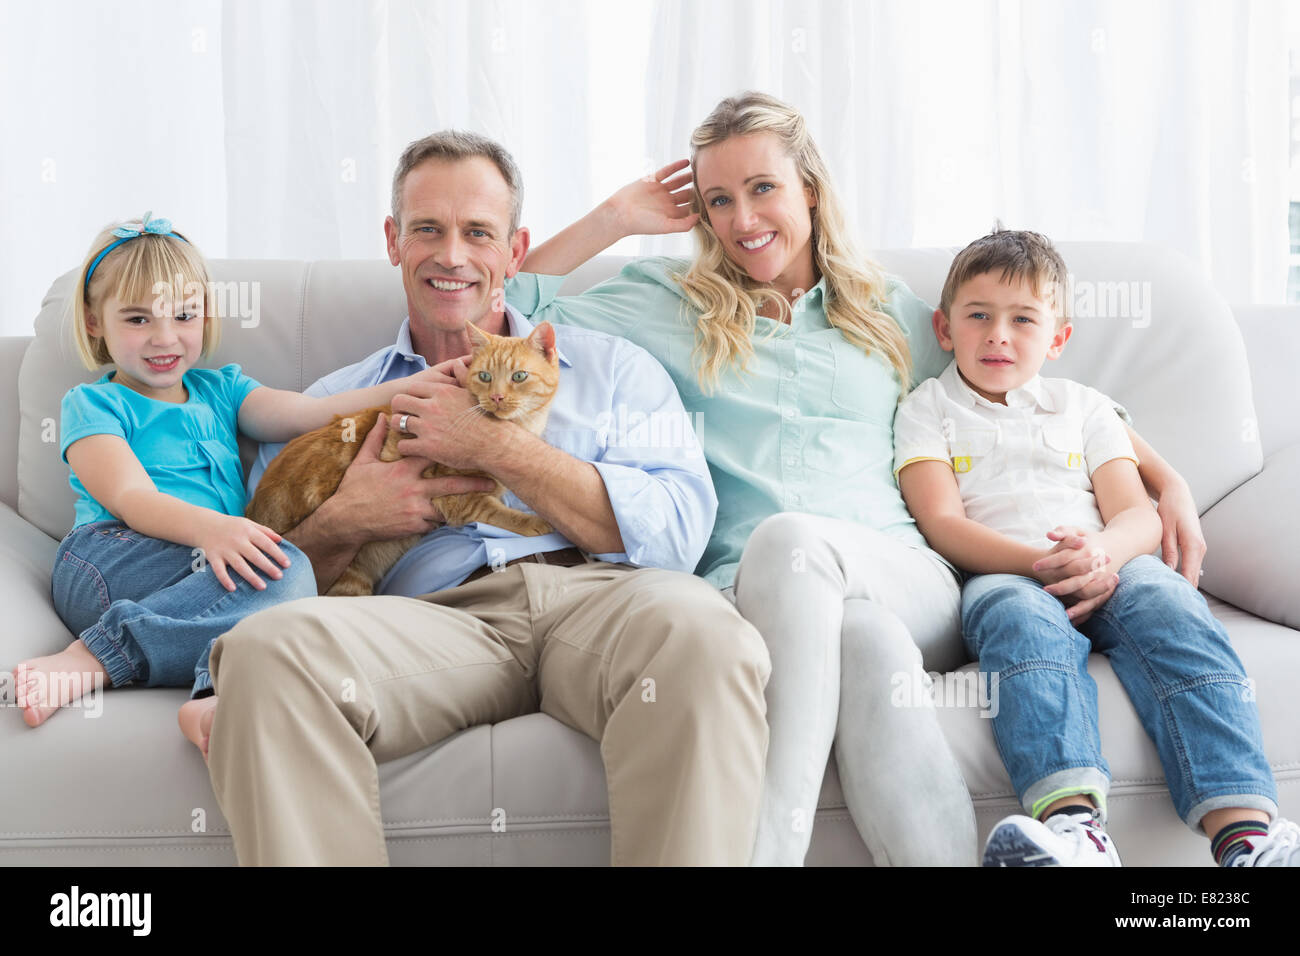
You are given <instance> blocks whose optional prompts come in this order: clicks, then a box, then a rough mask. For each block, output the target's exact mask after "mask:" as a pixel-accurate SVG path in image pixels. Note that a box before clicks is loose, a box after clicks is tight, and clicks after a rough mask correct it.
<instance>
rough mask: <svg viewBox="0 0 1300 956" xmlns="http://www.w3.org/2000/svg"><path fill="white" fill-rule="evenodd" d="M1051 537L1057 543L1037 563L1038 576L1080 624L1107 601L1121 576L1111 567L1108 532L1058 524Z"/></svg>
mask: <svg viewBox="0 0 1300 956" xmlns="http://www.w3.org/2000/svg"><path fill="white" fill-rule="evenodd" d="M1047 537H1048V539H1049V540H1052V541H1055V542H1056V546H1055V547H1053V548H1052V549H1051V550H1050V551H1048V552H1047V553H1046V554H1045V555H1044V556H1043V557H1041V558H1039V559H1038V560H1037V561H1035V562H1034V563H1033V565H1032V567H1033V571H1034V576H1035V577H1036V578H1038V580H1040V581H1042V582H1043V585H1044V588H1043V590H1044V591H1046V592H1047V593H1048V594H1050V595H1052V596H1053V597H1057V598H1060V599H1061V602H1062V603H1063V604H1065V606H1066V614H1067V615H1068V616H1069V618H1070V623H1071V624H1074V625H1075V626H1076V627H1077V626H1078V625H1080V624H1082V623H1083V622H1084V621H1086V620H1088V618H1090V617H1091V616H1092V612H1093V611H1095V610H1097V608H1099V607H1101V606H1102V605H1103V604H1105V603H1106V600H1107V599H1108V598H1109V597H1110V596H1111V594H1113V593H1114V591H1115V586H1116V585H1117V584H1119V575H1118V574H1116V573H1115V569H1114V568H1111V567H1110V564H1111V559H1110V555H1109V554H1108V553H1107V552H1106V546H1105V538H1104V532H1101V531H1087V530H1085V529H1083V528H1078V527H1075V526H1073V525H1057V526H1056V527H1055V528H1053V529H1052V530H1051V531H1049V532H1047Z"/></svg>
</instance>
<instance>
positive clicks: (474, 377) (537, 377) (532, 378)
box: [466, 322, 560, 420]
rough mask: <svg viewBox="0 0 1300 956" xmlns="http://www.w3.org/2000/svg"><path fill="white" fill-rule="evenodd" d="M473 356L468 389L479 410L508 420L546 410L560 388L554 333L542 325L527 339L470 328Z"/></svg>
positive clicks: (551, 329) (469, 326) (558, 362)
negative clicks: (491, 333) (542, 409)
mask: <svg viewBox="0 0 1300 956" xmlns="http://www.w3.org/2000/svg"><path fill="white" fill-rule="evenodd" d="M468 329H469V337H470V341H471V342H472V343H473V345H474V354H473V357H472V358H471V360H470V363H469V377H468V380H467V382H466V387H467V388H468V389H469V392H470V394H471V395H473V396H474V398H475V399H476V400H477V401H478V403H479V407H481V408H482V409H483V410H484V411H486V412H488V413H489V414H492V415H495V416H496V417H497V418H503V419H506V420H509V419H512V418H518V417H520V416H523V415H529V414H531V413H533V412H535V411H538V410H539V409H541V408H544V407H545V406H546V405H547V404H549V403H550V401H551V399H553V398H554V397H555V391H556V388H557V387H558V386H559V384H560V360H559V356H558V354H557V353H556V350H555V330H554V329H553V328H552V327H551V324H550V323H549V322H543V323H542V324H541V325H539V326H537V328H535V329H533V332H532V334H531V335H529V336H528V337H527V338H524V339H517V338H510V337H508V336H504V335H489V334H488V333H486V332H483V331H481V330H480V329H478V328H476V327H475V326H474V325H473V324H472V323H471V324H469V325H468Z"/></svg>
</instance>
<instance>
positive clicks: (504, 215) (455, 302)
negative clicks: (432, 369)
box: [384, 156, 528, 340]
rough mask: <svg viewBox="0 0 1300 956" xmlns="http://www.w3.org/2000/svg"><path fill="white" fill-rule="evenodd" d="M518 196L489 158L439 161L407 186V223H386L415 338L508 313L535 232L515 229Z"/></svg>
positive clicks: (391, 255) (429, 164)
mask: <svg viewBox="0 0 1300 956" xmlns="http://www.w3.org/2000/svg"><path fill="white" fill-rule="evenodd" d="M512 210H513V197H512V196H511V193H510V187H509V185H508V184H507V183H506V181H505V178H504V177H503V176H502V175H501V172H500V170H498V169H497V167H496V164H495V163H493V162H492V161H491V160H490V159H487V158H485V157H482V156H472V157H470V158H468V159H462V160H443V159H432V160H428V161H426V162H423V163H421V164H420V165H419V166H417V167H415V168H414V169H412V170H411V172H410V173H409V174H408V175H407V177H406V180H405V181H404V182H403V184H402V205H401V223H400V225H399V224H398V223H396V222H394V220H393V217H391V216H389V217H388V219H387V221H385V223H384V234H385V236H386V237H387V239H388V258H389V261H390V262H392V264H393V265H395V266H401V269H402V284H403V285H404V286H405V287H406V301H407V308H408V310H409V312H410V316H411V323H412V330H411V331H412V335H413V336H414V337H415V338H416V339H417V340H418V339H420V338H424V337H425V336H424V335H422V334H421V333H422V332H429V333H434V332H453V333H454V332H462V331H463V330H464V328H465V324H466V323H467V322H473V323H474V324H475V325H484V324H486V325H489V326H491V325H492V324H493V323H492V322H491V321H490V316H491V314H492V313H496V314H498V315H499V314H500V313H502V312H504V311H505V295H504V286H505V280H506V279H508V278H509V277H511V276H513V275H514V274H515V273H516V272H518V271H519V267H520V265H521V264H522V263H523V261H524V256H525V255H526V254H527V252H528V230H526V229H517V230H515V233H514V235H513V236H512V235H511V234H510V219H511V213H512Z"/></svg>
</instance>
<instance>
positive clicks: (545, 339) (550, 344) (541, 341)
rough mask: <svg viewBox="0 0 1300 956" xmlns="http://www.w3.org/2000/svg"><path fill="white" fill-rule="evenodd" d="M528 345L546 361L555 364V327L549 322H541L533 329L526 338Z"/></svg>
mask: <svg viewBox="0 0 1300 956" xmlns="http://www.w3.org/2000/svg"><path fill="white" fill-rule="evenodd" d="M528 344H529V345H531V346H532V347H533V348H535V349H537V351H539V352H541V353H542V355H543V357H545V359H546V361H548V362H550V363H552V364H554V363H555V361H556V355H555V327H554V326H552V325H551V323H550V322H543V323H542V324H541V325H539V326H537V328H535V329H533V331H532V334H531V335H529V336H528Z"/></svg>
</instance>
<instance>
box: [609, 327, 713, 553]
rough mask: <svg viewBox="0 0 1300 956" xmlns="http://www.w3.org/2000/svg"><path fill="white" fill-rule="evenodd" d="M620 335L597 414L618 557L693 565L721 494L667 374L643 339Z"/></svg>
mask: <svg viewBox="0 0 1300 956" xmlns="http://www.w3.org/2000/svg"><path fill="white" fill-rule="evenodd" d="M614 341H617V342H618V346H617V348H618V352H617V355H616V358H615V361H616V362H617V370H616V378H615V385H614V389H613V392H612V397H611V402H610V407H609V408H608V409H606V410H604V411H602V412H601V413H600V415H599V416H598V418H597V421H596V432H597V444H598V446H599V451H598V454H597V458H596V460H594V461H592V462H591V464H592V465H593V466H594V467H595V469H596V470H597V471H598V472H599V473H600V477H601V479H602V480H603V481H604V483H605V490H606V492H608V494H609V501H610V505H611V506H612V507H613V510H614V517H615V519H616V520H617V522H618V530H619V533H620V534H621V535H622V538H623V546H624V551H623V553H622V554H623V557H620V556H618V555H596V557H599V558H601V559H603V560H626V561H628V562H630V563H632V564H636V565H640V566H643V567H655V568H667V569H669V570H673V571H686V572H691V571H694V570H695V566H696V565H697V564H698V563H699V560H700V557H701V556H702V555H703V554H704V547H705V545H706V544H707V543H708V540H709V534H710V533H711V531H712V530H713V520H714V518H715V517H716V516H717V511H718V498H717V495H716V493H715V492H714V489H713V480H712V478H710V476H709V468H708V464H707V463H706V461H705V459H704V451H703V448H702V447H701V446H700V441H699V437H698V435H697V433H696V430H695V421H694V418H693V416H691V415H689V414H688V413H687V411H686V409H685V407H684V406H683V405H682V400H681V397H680V396H679V395H678V393H677V388H676V386H674V385H673V382H672V379H671V378H670V377H669V375H668V373H667V372H666V371H664V369H663V366H661V365H660V364H659V363H658V362H657V361H655V359H654V358H653V357H652V356H651V355H650V354H649V353H648V352H646V351H645V350H644V349H642V348H641V347H640V346H637V345H633V344H632V343H630V342H627V341H623V340H614Z"/></svg>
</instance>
